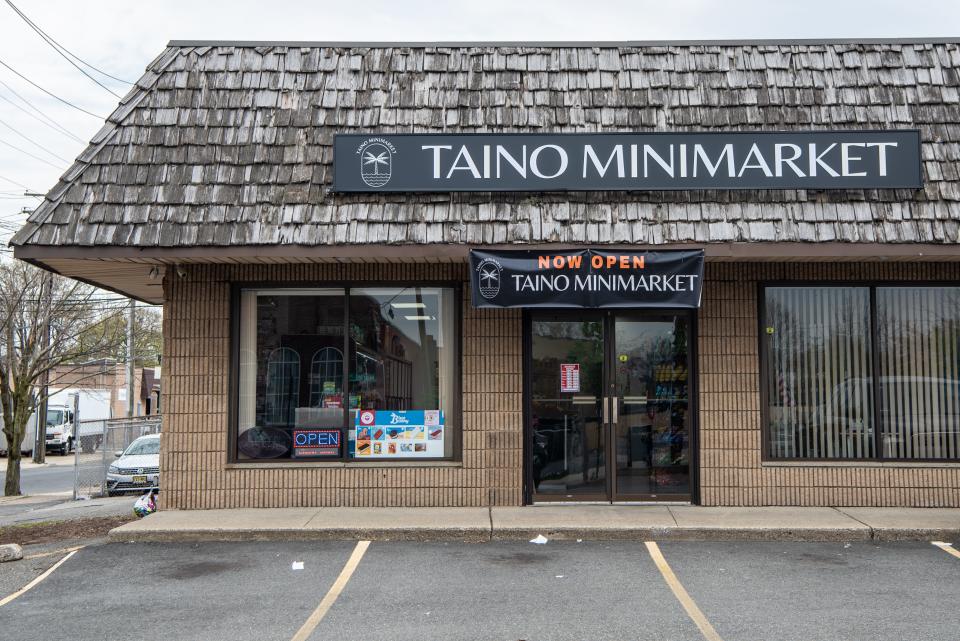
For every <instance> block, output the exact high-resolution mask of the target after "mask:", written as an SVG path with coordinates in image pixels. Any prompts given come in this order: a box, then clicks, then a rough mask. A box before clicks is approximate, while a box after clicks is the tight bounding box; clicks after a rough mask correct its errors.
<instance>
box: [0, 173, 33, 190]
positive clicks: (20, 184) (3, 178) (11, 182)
mask: <svg viewBox="0 0 960 641" xmlns="http://www.w3.org/2000/svg"><path fill="white" fill-rule="evenodd" d="M0 180H6V181H7V182H8V183H10V184H11V185H16V186H17V187H23V188H24V189H26V190H27V191H31V190H30V188H29V187H27V186H26V185H24V184H23V183H18V182H17V181H16V180H13V179H12V178H7V177H5V176H0Z"/></svg>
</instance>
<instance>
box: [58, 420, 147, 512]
mask: <svg viewBox="0 0 960 641" xmlns="http://www.w3.org/2000/svg"><path fill="white" fill-rule="evenodd" d="M160 425H161V420H160V417H159V416H137V417H134V418H115V419H107V420H96V421H83V420H81V421H80V424H79V425H78V426H77V427H78V428H79V429H77V431H76V434H77V442H78V444H79V447H77V448H76V450H75V452H74V456H75V458H74V476H73V479H74V481H73V496H74V498H85V497H86V498H92V497H97V496H107V495H108V494H109V493H110V488H109V487H108V484H107V471H108V470H109V468H110V466H111V465H112V464H113V463H114V461H115V460H116V456H115V453H116V452H122V451H124V450H126V449H127V447H128V446H129V445H130V444H131V443H133V442H134V441H135V440H137V439H138V438H140V437H141V436H146V435H147V434H159V433H160ZM159 459H160V457H159V455H158V456H157V465H159ZM140 469H141V468H138V469H137V470H133V471H134V472H139V470H140ZM142 469H143V471H142V472H139V474H137V476H138V477H139V476H143V475H153V474H157V473H159V470H156V471H155V470H154V469H153V467H152V466H148V468H142ZM131 478H132V477H131ZM119 489H127V490H130V491H131V496H133V495H135V494H136V488H135V486H134V487H132V488H131V487H126V484H124V486H123V487H122V488H119ZM144 491H146V487H145V488H144Z"/></svg>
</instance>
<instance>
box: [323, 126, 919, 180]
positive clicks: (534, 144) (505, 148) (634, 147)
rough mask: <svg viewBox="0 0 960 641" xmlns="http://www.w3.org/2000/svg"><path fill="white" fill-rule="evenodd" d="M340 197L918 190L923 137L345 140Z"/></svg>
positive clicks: (337, 151) (766, 134)
mask: <svg viewBox="0 0 960 641" xmlns="http://www.w3.org/2000/svg"><path fill="white" fill-rule="evenodd" d="M333 162H334V180H333V188H334V190H335V191H342V192H378V191H381V192H450V191H592V190H625V191H631V190H632V191H640V190H675V189H888V188H919V187H921V186H922V178H921V168H920V133H919V131H917V130H889V131H784V132H770V131H739V132H709V133H705V132H699V133H608V134H601V133H593V134H370V135H355V134H341V135H337V136H335V138H334V154H333Z"/></svg>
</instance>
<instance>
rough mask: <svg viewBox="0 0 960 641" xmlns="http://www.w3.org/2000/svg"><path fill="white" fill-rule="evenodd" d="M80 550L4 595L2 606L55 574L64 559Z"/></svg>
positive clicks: (73, 552)
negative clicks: (14, 590) (11, 592)
mask: <svg viewBox="0 0 960 641" xmlns="http://www.w3.org/2000/svg"><path fill="white" fill-rule="evenodd" d="M80 547H81V548H82V547H83V546H80ZM79 550H80V548H77V549H76V550H73V551H71V552H70V553H68V554H67V555H66V556H65V557H63V558H62V559H60V560H59V561H57V562H56V563H54V564H53V567H51V568H50V569H49V570H47V571H46V572H44V573H43V574H41V575H40V576H38V577H37V578H35V579H34V580H33V581H31V582H30V583H28V584H26V585H25V586H23V587H22V588H20V589H19V590H17V591H16V592H14V593H13V594H11V595H9V596H6V597H4V598H3V599H0V606H4V605H6V604H8V603H10V602H11V601H13V600H14V599H16V598H17V597H18V596H20V595H21V594H23V593H25V592H27V591H28V590H30V589H31V588H33V587H35V586H36V585H37V584H38V583H40V582H41V581H43V580H44V579H45V578H47V577H48V576H50V575H51V574H53V571H54V570H56V569H57V568H58V567H60V566H61V565H63V562H64V561H66V560H67V559H69V558H70V557H71V556H73V555H74V554H76V553H77V552H78V551H79Z"/></svg>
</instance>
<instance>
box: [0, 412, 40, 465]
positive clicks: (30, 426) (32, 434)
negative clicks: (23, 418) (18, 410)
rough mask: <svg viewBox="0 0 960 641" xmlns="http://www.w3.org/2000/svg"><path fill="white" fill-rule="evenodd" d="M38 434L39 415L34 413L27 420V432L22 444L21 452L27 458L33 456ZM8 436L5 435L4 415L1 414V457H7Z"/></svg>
mask: <svg viewBox="0 0 960 641" xmlns="http://www.w3.org/2000/svg"><path fill="white" fill-rule="evenodd" d="M36 433H37V413H36V412H34V413H33V414H31V415H30V418H29V419H27V431H26V433H25V434H24V435H23V442H22V443H21V444H20V452H21V453H22V454H24V455H26V456H32V455H33V443H34V439H36ZM8 449H9V448H8V447H7V436H6V434H4V433H3V414H2V413H0V456H6V455H7V450H8Z"/></svg>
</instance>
